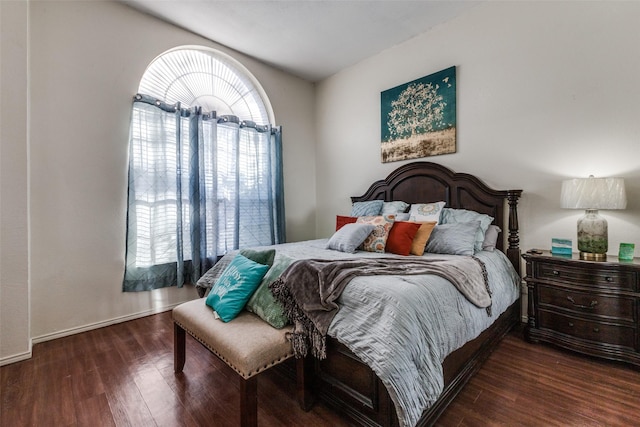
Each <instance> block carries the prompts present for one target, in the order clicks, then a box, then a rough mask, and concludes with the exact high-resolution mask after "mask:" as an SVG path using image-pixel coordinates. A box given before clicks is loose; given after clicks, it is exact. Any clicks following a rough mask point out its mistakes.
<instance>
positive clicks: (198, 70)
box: [138, 47, 274, 124]
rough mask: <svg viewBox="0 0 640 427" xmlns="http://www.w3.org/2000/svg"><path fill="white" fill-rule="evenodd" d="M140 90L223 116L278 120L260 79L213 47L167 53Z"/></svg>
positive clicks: (149, 69)
mask: <svg viewBox="0 0 640 427" xmlns="http://www.w3.org/2000/svg"><path fill="white" fill-rule="evenodd" d="M138 93H144V94H145V95H149V96H151V97H154V98H157V99H159V100H161V101H164V102H166V103H169V104H174V103H176V102H179V103H180V104H181V105H182V107H185V108H190V107H195V106H198V107H201V108H202V109H203V110H204V111H215V112H216V113H217V114H218V115H219V116H222V115H233V116H237V117H239V118H240V119H242V120H251V121H253V122H256V123H260V124H266V123H273V121H274V118H273V113H270V111H271V107H270V106H268V105H269V101H268V99H267V97H266V94H265V93H264V91H263V90H262V87H261V86H260V84H259V83H258V81H257V80H256V79H255V78H254V77H253V76H252V75H251V73H249V71H247V69H246V68H244V67H243V66H242V65H241V64H240V63H238V62H237V61H236V60H234V59H233V58H231V57H229V56H227V55H224V54H222V53H220V52H217V51H215V50H213V49H207V48H200V47H187V48H178V49H173V50H170V51H168V52H165V53H163V54H162V55H160V56H158V57H157V58H156V59H154V60H153V62H151V64H149V67H147V70H146V71H145V73H144V75H143V76H142V79H141V80H140V86H139V87H138Z"/></svg>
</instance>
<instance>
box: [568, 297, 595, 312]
mask: <svg viewBox="0 0 640 427" xmlns="http://www.w3.org/2000/svg"><path fill="white" fill-rule="evenodd" d="M567 300H569V302H570V303H571V304H573V306H574V307H576V308H583V309H585V310H593V309H594V308H596V305H598V301H596V300H593V301H591V304H589V305H582V304H576V301H575V300H574V299H573V298H571V297H570V296H568V297H567Z"/></svg>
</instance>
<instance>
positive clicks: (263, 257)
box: [240, 249, 276, 267]
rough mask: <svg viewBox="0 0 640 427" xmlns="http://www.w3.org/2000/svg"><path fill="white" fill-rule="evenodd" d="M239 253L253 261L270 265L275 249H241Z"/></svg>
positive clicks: (274, 255)
mask: <svg viewBox="0 0 640 427" xmlns="http://www.w3.org/2000/svg"><path fill="white" fill-rule="evenodd" d="M240 255H242V256H244V257H246V258H249V259H250V260H251V261H253V262H257V263H258V264H262V265H268V266H269V267H271V266H272V265H273V260H274V258H275V257H276V250H275V249H262V250H257V249H241V250H240Z"/></svg>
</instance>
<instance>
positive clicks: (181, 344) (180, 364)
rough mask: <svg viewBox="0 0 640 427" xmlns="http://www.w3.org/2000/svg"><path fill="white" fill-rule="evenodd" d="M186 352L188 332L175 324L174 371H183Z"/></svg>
mask: <svg viewBox="0 0 640 427" xmlns="http://www.w3.org/2000/svg"><path fill="white" fill-rule="evenodd" d="M185 353H186V334H185V331H184V329H182V328H181V327H180V326H178V324H177V323H174V324H173V372H175V373H176V374H178V373H180V372H182V369H183V368H184V362H185Z"/></svg>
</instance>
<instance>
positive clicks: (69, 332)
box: [32, 302, 182, 344]
mask: <svg viewBox="0 0 640 427" xmlns="http://www.w3.org/2000/svg"><path fill="white" fill-rule="evenodd" d="M179 304H182V302H178V303H175V304H171V305H167V306H164V307H157V308H153V309H150V310H145V311H141V312H138V313H134V314H128V315H126V316H120V317H115V318H113V319H109V320H103V321H101V322H96V323H90V324H87V325H83V326H78V327H75V328H69V329H65V330H62V331H57V332H53V333H50V334H45V335H40V336H39V337H33V338H32V342H33V344H37V343H41V342H45V341H50V340H54V339H56V338H62V337H68V336H69V335H75V334H79V333H81V332H87V331H92V330H94V329H99V328H104V327H105V326H111V325H115V324H118V323H122V322H127V321H129V320H135V319H139V318H141V317H147V316H150V315H152V314H158V313H162V312H165V311H169V310H171V309H173V307H175V306H177V305H179Z"/></svg>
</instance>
